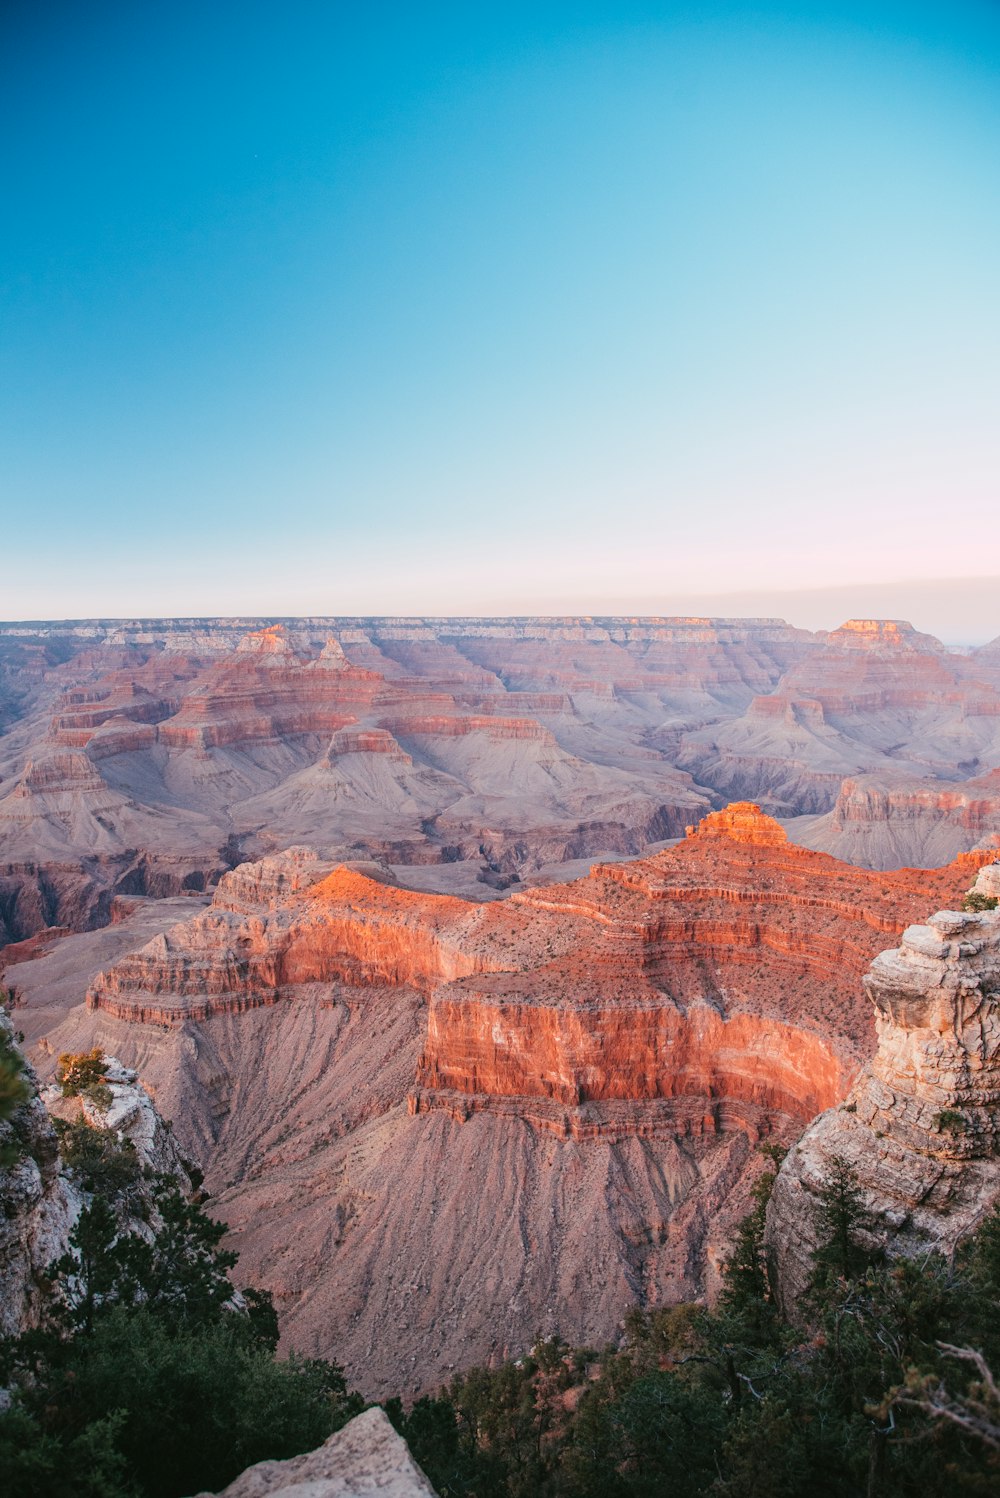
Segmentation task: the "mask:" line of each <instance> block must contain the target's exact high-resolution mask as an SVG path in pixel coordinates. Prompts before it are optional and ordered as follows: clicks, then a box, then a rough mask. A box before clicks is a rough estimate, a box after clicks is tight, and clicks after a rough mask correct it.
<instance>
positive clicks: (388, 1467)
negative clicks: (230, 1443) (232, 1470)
mask: <svg viewBox="0 0 1000 1498" xmlns="http://www.w3.org/2000/svg"><path fill="white" fill-rule="evenodd" d="M369 1493H370V1494H373V1495H378V1498H434V1489H433V1488H432V1487H431V1485H430V1483H429V1482H428V1481H427V1478H426V1477H425V1476H424V1474H423V1473H422V1472H421V1470H420V1468H419V1467H418V1466H417V1464H416V1462H415V1461H414V1460H413V1458H412V1456H411V1455H410V1453H409V1450H408V1448H407V1445H406V1442H405V1441H404V1440H403V1438H402V1436H398V1435H397V1434H396V1432H395V1431H394V1430H393V1428H392V1426H391V1425H390V1423H389V1419H388V1417H387V1415H386V1414H385V1411H384V1410H380V1409H373V1410H365V1412H364V1414H363V1415H356V1416H355V1417H354V1419H353V1420H351V1421H349V1422H348V1424H347V1425H345V1426H344V1428H343V1430H338V1431H337V1432H336V1433H335V1434H334V1435H332V1436H330V1437H329V1439H328V1440H326V1441H324V1443H323V1445H322V1446H320V1447H319V1448H318V1449H317V1450H316V1451H309V1452H307V1453H306V1454H305V1455H304V1456H293V1457H291V1458H290V1459H289V1460H288V1461H285V1462H258V1463H257V1464H256V1466H253V1467H248V1468H247V1470H246V1471H245V1472H243V1473H241V1474H240V1476H239V1477H237V1478H236V1479H235V1481H233V1482H231V1483H230V1484H229V1486H228V1487H227V1488H223V1490H222V1492H221V1493H220V1494H219V1495H218V1498H366V1495H367V1494H369ZM198 1498H212V1495H211V1494H209V1493H200V1494H199V1495H198Z"/></svg>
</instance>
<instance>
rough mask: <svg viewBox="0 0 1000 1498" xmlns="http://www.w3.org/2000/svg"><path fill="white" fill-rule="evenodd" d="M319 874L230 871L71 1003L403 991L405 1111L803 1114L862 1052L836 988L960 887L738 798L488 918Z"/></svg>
mask: <svg viewBox="0 0 1000 1498" xmlns="http://www.w3.org/2000/svg"><path fill="white" fill-rule="evenodd" d="M321 874H322V866H321V865H318V864H317V861H316V860H315V857H314V855H312V854H311V853H309V851H308V850H297V851H294V852H292V853H290V854H286V855H282V856H280V857H277V858H273V859H268V860H265V861H264V862H263V863H259V864H252V865H244V866H241V867H240V868H239V869H237V870H235V871H234V872H233V873H232V874H228V875H226V876H225V877H224V878H223V879H222V880H221V881H220V884H219V887H218V890H217V892H216V895H215V898H214V900H213V903H212V906H211V907H210V909H208V910H207V911H205V912H204V913H203V914H200V915H199V916H197V917H196V918H195V919H194V920H192V921H190V922H188V923H187V924H185V925H183V926H180V927H176V928H174V930H173V931H171V932H169V933H167V934H166V935H161V936H157V937H156V938H154V940H153V941H152V942H150V943H149V944H148V945H147V946H146V947H144V948H142V949H141V950H140V951H138V952H135V953H133V954H131V955H130V956H128V957H126V958H123V959H122V960H121V961H120V962H118V963H117V964H116V965H115V967H114V968H112V969H111V970H110V971H108V972H107V973H104V974H102V975H101V977H100V978H99V979H98V980H97V982H96V983H95V984H94V986H93V987H92V989H91V991H90V994H89V996H88V1004H89V1005H90V1007H91V1008H92V1009H95V1010H96V1009H100V1010H103V1011H105V1012H107V1013H108V1014H112V1015H114V1016H116V1017H118V1018H123V1019H135V1020H140V1021H143V1022H157V1023H164V1024H171V1023H180V1022H184V1021H192V1020H200V1019H204V1018H206V1017H207V1016H209V1015H212V1014H220V1013H234V1012H243V1011H244V1010H246V1009H247V1008H250V1007H253V1006H255V1005H265V1004H273V1003H276V1002H278V1001H279V999H280V998H281V996H282V994H283V993H285V992H287V991H288V990H290V989H294V988H299V987H302V986H303V985H309V984H316V983H320V984H329V983H342V984H348V985H350V986H352V987H354V988H365V987H369V986H372V987H383V988H410V989H415V990H417V991H418V992H420V993H422V994H424V995H425V996H426V997H427V998H428V1000H429V1005H430V1007H429V1015H428V1026H427V1039H426V1044H425V1047H424V1052H423V1055H422V1057H421V1060H420V1063H419V1066H418V1069H417V1078H416V1083H417V1086H416V1091H415V1093H414V1095H413V1102H412V1107H413V1108H414V1109H415V1110H421V1109H426V1108H428V1107H435V1106H438V1105H440V1106H444V1107H446V1108H451V1109H453V1110H454V1109H455V1107H456V1103H455V1100H454V1096H453V1095H454V1094H462V1095H464V1096H465V1097H466V1098H467V1099H468V1102H467V1103H466V1104H463V1105H462V1107H463V1108H465V1109H466V1111H467V1109H468V1107H475V1106H476V1099H477V1098H479V1097H484V1098H489V1097H497V1096H502V1097H520V1098H542V1099H547V1100H550V1101H553V1102H555V1103H558V1104H561V1105H564V1106H567V1107H570V1108H575V1107H578V1106H580V1105H582V1104H585V1103H588V1102H601V1103H603V1102H614V1101H633V1102H639V1101H653V1100H663V1099H671V1098H678V1097H686V1096H690V1095H697V1096H700V1097H703V1098H705V1099H708V1100H713V1099H714V1100H717V1099H721V1098H725V1099H729V1100H734V1101H738V1102H747V1103H751V1104H754V1105H758V1106H760V1107H761V1108H764V1109H765V1110H767V1109H770V1110H773V1111H776V1112H780V1113H783V1114H790V1115H793V1116H796V1117H799V1118H803V1119H805V1118H809V1117H812V1116H813V1115H814V1114H815V1113H816V1112H817V1111H818V1110H819V1109H821V1108H823V1107H827V1106H829V1105H830V1104H831V1103H833V1102H834V1101H836V1099H838V1098H839V1097H841V1096H842V1095H843V1094H844V1092H845V1091H846V1088H847V1086H848V1085H849V1082H850V1079H851V1076H852V1075H853V1073H854V1071H855V1070H856V1068H857V1065H858V1064H859V1062H860V1060H861V1059H862V1056H863V1054H864V1050H865V1043H866V1039H867V1033H866V1026H865V1024H864V1022H863V1021H864V1014H863V1010H862V1008H861V1006H860V1004H859V1003H858V1002H857V1001H856V1000H855V999H854V998H853V997H852V991H853V989H854V987H855V985H856V982H857V979H858V978H859V977H860V974H861V972H862V971H863V969H864V967H865V966H866V965H867V963H868V961H869V960H870V958H871V956H872V953H873V952H874V951H875V950H876V948H877V946H878V945H879V944H880V943H881V941H882V940H883V939H884V934H885V933H887V932H888V933H897V932H898V931H900V930H901V929H902V926H903V925H905V923H906V920H907V919H908V918H909V916H910V915H911V914H913V913H915V912H916V911H917V910H919V908H920V907H921V905H923V904H926V902H927V899H928V896H929V894H931V893H932V892H934V891H937V890H941V891H943V892H947V893H948V894H950V895H952V896H953V897H956V898H957V895H958V892H959V890H960V889H961V888H964V887H965V884H966V883H967V882H968V872H967V869H966V868H965V867H962V869H961V870H958V869H955V868H951V869H948V870H942V871H938V872H937V873H935V874H934V875H926V874H922V873H921V874H917V873H916V872H915V871H900V872H898V873H897V874H894V875H873V874H868V873H865V872H863V871H860V870H856V869H851V868H849V867H848V866H846V865H838V864H837V863H836V861H835V860H833V859H831V858H828V857H826V856H825V855H821V854H813V853H808V852H806V851H805V850H803V849H800V848H796V847H794V846H793V845H791V844H789V843H788V842H787V839H786V838H785V834H784V833H783V831H782V829H781V828H780V826H779V825H778V824H777V823H776V822H774V821H773V820H772V819H771V818H769V817H766V816H764V815H763V813H761V811H760V809H759V808H758V807H755V806H753V805H751V804H747V803H743V804H740V805H736V806H733V807H730V808H728V809H727V810H726V811H725V812H718V813H714V814H712V815H711V816H709V817H707V818H706V819H705V820H704V822H703V823H702V824H701V826H700V827H699V828H698V829H697V830H692V832H691V833H690V835H689V836H688V838H687V839H686V840H685V842H684V843H682V844H681V845H679V846H678V847H677V848H674V849H671V850H669V851H668V852H666V853H663V854H660V855H657V857H655V858H652V859H648V860H644V861H641V862H639V863H637V864H631V865H628V864H624V865H622V864H608V865H596V866H595V867H594V869H593V870H592V872H591V875H590V876H589V878H587V879H584V880H580V881H577V882H576V883H573V884H569V885H563V886H552V887H548V888H544V889H540V890H532V891H525V892H522V893H518V894H515V895H513V896H512V897H511V898H510V899H509V900H508V901H506V902H505V903H504V904H502V905H487V906H482V905H479V906H475V905H470V904H468V903H467V902H465V901H462V900H457V899H452V898H448V897H444V896H432V895H421V894H417V893H415V892H413V891H411V890H403V889H398V888H394V887H392V886H390V885H386V884H382V883H378V882H376V881H374V880H372V879H369V878H366V877H365V876H363V875H361V874H359V873H356V872H354V871H351V870H348V869H344V868H340V869H336V870H334V871H333V872H331V873H328V874H325V875H323V876H322V877H320V875H321ZM819 891H822V893H821V892H819Z"/></svg>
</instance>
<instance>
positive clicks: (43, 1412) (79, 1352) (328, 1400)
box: [0, 1307, 360, 1498]
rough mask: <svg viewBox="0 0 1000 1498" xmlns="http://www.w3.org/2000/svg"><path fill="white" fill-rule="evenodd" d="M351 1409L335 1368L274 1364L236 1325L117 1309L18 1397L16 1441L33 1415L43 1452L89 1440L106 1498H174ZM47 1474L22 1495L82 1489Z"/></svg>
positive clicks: (306, 1436) (307, 1436) (303, 1442)
mask: <svg viewBox="0 0 1000 1498" xmlns="http://www.w3.org/2000/svg"><path fill="white" fill-rule="evenodd" d="M356 1408H360V1404H352V1403H351V1402H350V1401H348V1400H347V1398H346V1390H345V1387H344V1381H343V1378H342V1377H341V1376H340V1374H339V1371H338V1370H337V1369H335V1368H333V1367H332V1366H331V1365H329V1364H326V1363H320V1362H305V1361H297V1360H295V1359H290V1360H288V1361H286V1362H277V1361H276V1360H275V1359H274V1357H273V1355H272V1353H271V1350H270V1349H269V1348H267V1347H261V1346H259V1345H258V1344H257V1343H256V1342H255V1340H254V1338H253V1337H252V1336H251V1335H248V1334H247V1330H246V1327H245V1325H242V1324H241V1320H240V1318H239V1317H236V1316H232V1315H230V1316H228V1317H227V1318H225V1319H219V1320H216V1321H214V1322H209V1323H207V1324H203V1325H201V1326H198V1327H194V1326H190V1327H186V1328H184V1329H183V1330H177V1329H172V1328H171V1327H170V1326H169V1325H168V1324H166V1323H165V1322H164V1321H163V1320H162V1319H161V1318H160V1317H159V1316H158V1315H157V1314H156V1313H155V1312H154V1311H152V1310H150V1309H148V1308H144V1307H143V1308H139V1309H133V1310H131V1311H126V1310H125V1309H124V1308H122V1307H118V1308H116V1309H114V1310H112V1311H109V1312H108V1313H107V1314H106V1315H104V1316H103V1317H102V1318H101V1319H100V1321H99V1322H98V1323H97V1324H96V1326H95V1328H94V1330H93V1331H92V1332H91V1333H90V1335H89V1336H87V1337H85V1338H84V1339H82V1340H80V1341H78V1342H77V1343H76V1344H75V1346H74V1347H73V1348H72V1349H71V1350H69V1351H67V1352H66V1354H65V1355H64V1356H63V1357H58V1356H54V1357H51V1358H50V1359H49V1360H48V1361H47V1362H46V1363H45V1364H44V1365H43V1367H42V1369H41V1373H40V1376H39V1377H38V1379H37V1380H36V1381H35V1382H34V1383H32V1384H31V1385H30V1386H27V1387H25V1388H24V1389H23V1391H22V1394H21V1398H20V1401H19V1406H18V1408H17V1410H16V1413H15V1419H16V1422H17V1424H16V1425H15V1435H16V1436H19V1437H20V1439H21V1440H23V1437H24V1434H25V1430H26V1427H25V1425H24V1421H25V1418H26V1417H31V1418H33V1420H34V1425H35V1430H34V1433H33V1439H34V1445H35V1447H36V1449H37V1450H38V1451H39V1452H40V1454H41V1455H43V1456H44V1454H45V1452H46V1451H47V1450H50V1449H51V1443H52V1442H56V1443H57V1444H58V1447H59V1448H60V1449H61V1450H62V1451H63V1452H64V1453H65V1452H66V1451H68V1450H69V1449H70V1448H72V1446H73V1444H74V1443H77V1444H78V1443H79V1442H80V1440H81V1437H88V1438H89V1439H90V1440H91V1442H92V1444H93V1446H94V1448H95V1450H98V1451H101V1452H102V1453H103V1457H104V1459H105V1463H106V1465H107V1466H108V1468H109V1471H110V1472H111V1473H112V1474H113V1475H114V1478H115V1481H116V1483H117V1486H114V1485H109V1486H108V1487H107V1489H106V1491H107V1492H108V1493H109V1495H115V1498H117V1494H119V1493H131V1492H138V1493H142V1494H148V1495H150V1498H177V1495H181V1494H186V1493H188V1494H189V1493H195V1492H198V1491H199V1490H200V1489H202V1488H206V1487H207V1488H209V1489H211V1490H214V1489H216V1488H220V1487H224V1486H225V1484H226V1483H227V1482H230V1481H231V1480H232V1479H233V1477H235V1476H237V1475H238V1474H239V1473H240V1472H241V1471H242V1470H243V1468H244V1467H247V1466H249V1465H250V1464H251V1463H253V1462H257V1461H262V1460H263V1459H264V1458H265V1457H274V1458H280V1457H288V1456H293V1455H295V1454H296V1453H297V1452H300V1451H308V1450H310V1449H311V1448H312V1447H314V1446H317V1445H319V1444H320V1443H321V1442H322V1441H323V1440H324V1439H325V1438H326V1436H328V1435H329V1434H330V1432H331V1431H332V1430H335V1429H336V1428H337V1426H338V1424H340V1423H342V1422H343V1420H344V1419H345V1418H346V1417H347V1416H348V1414H349V1413H354V1411H355V1409H356ZM6 1418H7V1417H4V1418H0V1439H2V1434H3V1431H4V1426H5V1424H6ZM109 1418H110V1420H111V1424H110V1426H109V1424H108V1422H109ZM54 1478H55V1480H54V1482H52V1483H51V1484H45V1483H41V1484H40V1485H38V1486H36V1487H34V1488H25V1489H24V1490H23V1491H25V1492H30V1493H33V1494H34V1493H38V1494H40V1495H41V1494H46V1495H47V1494H50V1493H51V1494H53V1495H55V1494H57V1493H59V1494H61V1493H64V1492H77V1491H81V1492H89V1491H91V1489H90V1488H89V1487H82V1488H74V1487H68V1486H65V1485H62V1484H66V1482H67V1473H66V1471H64V1470H62V1469H58V1470H57V1471H56V1472H55V1473H54ZM69 1480H70V1481H72V1480H73V1475H72V1474H71V1475H70V1478H69ZM7 1491H8V1492H11V1493H14V1492H17V1488H16V1487H13V1486H9V1487H8V1488H7ZM99 1491H100V1490H99Z"/></svg>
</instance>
